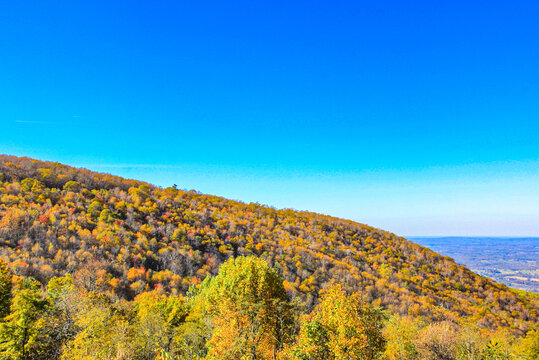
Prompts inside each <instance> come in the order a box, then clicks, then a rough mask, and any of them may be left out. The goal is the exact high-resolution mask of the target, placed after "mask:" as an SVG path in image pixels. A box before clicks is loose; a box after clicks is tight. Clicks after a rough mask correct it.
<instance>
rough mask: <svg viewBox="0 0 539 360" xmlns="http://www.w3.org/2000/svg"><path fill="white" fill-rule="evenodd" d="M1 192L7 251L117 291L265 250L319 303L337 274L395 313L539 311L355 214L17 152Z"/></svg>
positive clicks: (0, 242)
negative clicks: (243, 197) (270, 202)
mask: <svg viewBox="0 0 539 360" xmlns="http://www.w3.org/2000/svg"><path fill="white" fill-rule="evenodd" d="M0 197H1V200H0V257H1V258H2V259H4V260H5V261H7V263H8V264H9V266H10V268H11V269H12V271H13V272H14V273H15V274H17V275H20V276H25V277H27V276H32V277H35V278H36V279H37V280H39V281H40V282H42V283H47V282H48V280H49V279H51V278H52V277H54V276H59V275H63V274H65V273H70V274H72V275H73V278H74V281H75V282H76V284H77V286H80V287H83V288H86V289H88V290H97V291H100V292H103V293H106V294H107V295H109V297H110V298H116V299H119V298H122V299H127V300H131V299H133V298H134V297H135V296H136V295H137V294H140V293H142V292H144V291H147V290H149V289H156V288H158V289H160V290H161V291H164V292H165V293H170V294H183V293H185V292H186V291H187V290H188V288H189V286H191V285H193V284H198V283H200V282H201V281H202V280H203V279H204V278H206V277H207V276H208V275H216V274H217V272H218V269H219V266H220V265H221V264H222V263H223V262H224V261H226V260H227V259H228V258H230V257H232V256H234V257H235V256H239V255H250V254H253V255H257V256H259V257H261V258H263V259H265V260H266V261H267V262H268V264H269V265H270V266H271V267H273V268H274V269H275V270H276V271H277V272H278V273H279V275H280V276H282V278H283V279H284V287H285V290H286V292H287V293H288V294H289V295H290V296H291V297H300V298H301V299H302V300H303V301H304V303H305V304H306V306H307V307H308V308H312V307H313V306H314V304H315V303H316V302H317V299H318V291H319V290H320V289H322V288H324V287H326V286H328V285H329V284H331V283H333V282H336V283H339V284H341V285H342V287H343V288H344V289H345V290H347V291H359V292H360V293H361V294H362V296H363V297H364V299H365V300H367V301H368V302H370V303H372V304H374V305H380V306H382V307H383V308H385V309H387V310H388V311H389V312H392V313H399V314H409V315H411V316H414V317H418V316H425V317H427V318H429V319H432V320H443V319H455V318H461V317H467V318H468V319H469V320H471V321H474V322H476V323H478V324H479V325H480V326H482V327H485V328H498V327H509V328H511V329H513V330H514V331H516V332H522V331H524V330H525V329H527V328H528V327H529V326H530V325H532V324H535V323H536V322H537V321H538V315H537V313H538V311H539V305H538V302H537V299H536V298H532V297H531V296H527V295H526V294H523V293H519V292H516V291H513V290H512V289H509V288H508V287H506V286H504V285H501V284H498V283H495V282H494V281H492V280H490V279H488V278H485V277H481V276H479V275H477V274H475V273H473V272H472V271H470V270H468V269H467V268H466V267H464V266H460V265H458V264H456V263H455V262H454V261H453V260H452V259H451V258H448V257H444V256H441V255H439V254H437V253H435V252H433V251H431V250H429V249H427V248H424V247H421V246H419V245H417V244H414V243H412V242H410V241H408V240H406V239H404V238H402V237H399V236H396V235H394V234H392V233H389V232H385V231H382V230H379V229H375V228H372V227H369V226H367V225H363V224H359V223H356V222H353V221H349V220H343V219H338V218H334V217H330V216H326V215H321V214H315V213H310V212H304V211H295V210H290V209H284V210H278V209H274V208H271V207H268V206H263V205H260V204H253V203H251V204H245V203H242V202H238V201H232V200H227V199H225V198H222V197H217V196H211V195H205V194H200V193H198V192H196V191H183V190H179V189H176V188H173V187H169V188H164V189H163V188H159V187H155V186H152V185H150V184H147V183H144V182H140V181H134V180H126V179H122V178H120V177H115V176H111V175H107V174H99V173H95V172H91V171H88V170H83V169H76V168H72V167H69V166H65V165H62V164H58V163H50V162H42V161H37V160H32V159H29V158H18V157H13V156H0Z"/></svg>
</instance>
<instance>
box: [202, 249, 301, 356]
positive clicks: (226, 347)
mask: <svg viewBox="0 0 539 360" xmlns="http://www.w3.org/2000/svg"><path fill="white" fill-rule="evenodd" d="M197 303H198V304H199V305H198V306H197V307H196V308H195V311H196V312H198V313H202V314H203V313H204V312H207V313H209V314H211V315H212V316H213V323H212V325H213V326H214V330H213V332H212V336H211V338H210V340H209V341H208V344H207V346H208V357H207V359H239V358H243V359H253V360H254V359H272V358H275V357H276V356H277V354H278V352H279V351H280V350H281V349H282V347H283V345H284V344H285V343H286V342H287V341H288V340H289V338H288V335H289V331H290V325H291V323H292V313H291V309H290V306H289V302H288V297H287V295H286V292H285V290H284V286H283V282H282V279H281V278H280V277H279V276H278V275H277V273H276V272H275V271H274V270H273V269H271V268H270V267H269V266H268V264H267V263H266V262H265V261H264V260H262V259H259V258H255V257H238V258H235V259H234V258H231V259H229V260H228V261H226V262H225V263H224V264H223V265H222V266H221V268H220V269H219V274H218V275H217V276H216V277H215V278H213V279H209V278H208V279H206V280H205V281H204V283H203V284H202V285H201V290H200V293H199V294H198V296H197Z"/></svg>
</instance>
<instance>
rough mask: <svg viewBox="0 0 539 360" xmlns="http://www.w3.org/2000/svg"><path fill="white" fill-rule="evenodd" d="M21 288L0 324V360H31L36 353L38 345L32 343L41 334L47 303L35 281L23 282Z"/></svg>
mask: <svg viewBox="0 0 539 360" xmlns="http://www.w3.org/2000/svg"><path fill="white" fill-rule="evenodd" d="M21 287H22V288H21V289H18V290H17V291H16V292H15V296H14V297H13V302H12V304H11V313H10V314H9V315H8V316H7V317H6V318H5V322H3V323H0V359H6V360H7V359H12V360H27V359H35V358H36V357H37V355H39V353H40V346H41V344H40V343H39V342H38V341H36V340H37V338H38V336H39V334H40V332H41V331H42V330H43V321H42V316H43V314H44V312H45V309H46V307H47V304H48V302H47V300H46V299H44V298H43V297H42V296H41V294H40V293H39V289H38V283H37V282H36V281H35V280H33V279H25V280H24V281H23V284H22V286H21Z"/></svg>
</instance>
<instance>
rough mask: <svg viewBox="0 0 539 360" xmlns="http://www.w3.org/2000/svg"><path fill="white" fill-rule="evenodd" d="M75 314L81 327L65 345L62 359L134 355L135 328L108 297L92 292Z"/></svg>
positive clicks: (108, 357)
mask: <svg viewBox="0 0 539 360" xmlns="http://www.w3.org/2000/svg"><path fill="white" fill-rule="evenodd" d="M80 306H81V308H80V310H79V311H78V312H77V314H76V316H75V326H77V327H78V328H79V331H78V333H77V334H76V335H75V337H74V338H73V339H72V340H71V341H69V342H68V343H67V344H66V346H65V347H64V351H63V354H62V359H63V360H101V359H102V360H108V359H117V360H123V359H125V360H127V359H132V358H134V356H133V338H132V328H131V327H130V325H129V323H128V321H127V319H125V317H124V316H122V314H121V313H119V312H118V311H116V310H115V309H114V308H113V306H112V303H111V302H110V300H109V299H107V298H106V297H105V296H104V295H102V294H97V293H93V292H90V293H89V294H88V295H87V296H86V297H84V298H83V299H82V304H81V305H80Z"/></svg>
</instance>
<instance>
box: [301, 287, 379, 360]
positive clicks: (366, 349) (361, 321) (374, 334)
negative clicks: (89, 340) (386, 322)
mask: <svg viewBox="0 0 539 360" xmlns="http://www.w3.org/2000/svg"><path fill="white" fill-rule="evenodd" d="M383 318H384V316H383V313H382V312H381V311H380V310H379V309H376V308H373V307H371V306H369V305H367V304H365V303H364V302H363V301H362V300H361V297H360V294H359V293H354V294H351V295H347V294H346V293H345V292H344V291H343V290H342V288H341V286H340V285H334V286H332V287H330V288H329V289H328V290H327V291H326V292H325V293H324V294H323V295H322V297H321V300H320V303H319V304H318V305H317V306H316V307H315V309H314V310H313V312H312V313H311V315H310V316H307V317H305V318H304V319H303V321H302V324H301V329H300V334H299V338H298V341H297V345H296V347H295V349H293V351H292V353H293V354H294V356H295V357H296V358H297V359H305V360H307V359H309V360H310V359H313V360H315V359H316V360H317V359H350V360H352V359H377V358H378V357H379V356H380V355H381V353H382V351H383V350H384V347H385V342H386V341H385V339H384V337H383V334H382V327H383Z"/></svg>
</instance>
